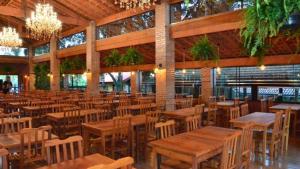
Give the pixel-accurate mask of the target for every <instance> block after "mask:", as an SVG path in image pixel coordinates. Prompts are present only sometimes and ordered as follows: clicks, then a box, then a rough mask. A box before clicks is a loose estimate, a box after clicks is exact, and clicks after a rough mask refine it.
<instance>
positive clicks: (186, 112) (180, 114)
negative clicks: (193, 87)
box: [162, 107, 208, 120]
mask: <svg viewBox="0 0 300 169" xmlns="http://www.w3.org/2000/svg"><path fill="white" fill-rule="evenodd" d="M207 112H208V108H207V107H205V108H204V113H207ZM162 113H163V114H164V115H166V116H168V117H170V118H174V119H178V120H183V119H185V118H186V117H189V116H193V115H194V114H195V107H189V108H184V109H177V110H174V111H164V112H162Z"/></svg>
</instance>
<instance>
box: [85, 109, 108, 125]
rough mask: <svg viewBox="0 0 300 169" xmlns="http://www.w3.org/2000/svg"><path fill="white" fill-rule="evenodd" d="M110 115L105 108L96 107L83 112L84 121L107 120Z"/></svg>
mask: <svg viewBox="0 0 300 169" xmlns="http://www.w3.org/2000/svg"><path fill="white" fill-rule="evenodd" d="M110 117H111V113H110V112H109V111H107V110H105V109H97V110H95V111H92V112H88V113H86V114H85V122H86V123H90V122H99V121H103V120H107V119H109V118H110Z"/></svg>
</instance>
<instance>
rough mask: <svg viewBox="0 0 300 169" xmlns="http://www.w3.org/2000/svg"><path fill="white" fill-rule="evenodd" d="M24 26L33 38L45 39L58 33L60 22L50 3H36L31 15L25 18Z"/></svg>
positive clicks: (60, 27)
mask: <svg viewBox="0 0 300 169" xmlns="http://www.w3.org/2000/svg"><path fill="white" fill-rule="evenodd" d="M26 28H27V29H28V30H29V32H30V33H31V35H32V37H33V38H34V39H37V40H47V39H50V38H51V36H52V35H54V36H57V35H58V34H59V32H60V31H61V29H62V23H61V21H60V20H58V18H57V13H56V12H54V11H53V7H52V6H51V5H49V4H41V3H38V4H37V5H36V6H35V11H34V12H32V13H31V17H30V18H26Z"/></svg>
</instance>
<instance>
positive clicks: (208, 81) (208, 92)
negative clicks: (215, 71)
mask: <svg viewBox="0 0 300 169" xmlns="http://www.w3.org/2000/svg"><path fill="white" fill-rule="evenodd" d="M212 77H213V76H212V70H211V68H207V67H205V68H202V69H201V95H202V99H203V101H204V102H205V103H207V102H208V98H209V96H212V95H213V80H212Z"/></svg>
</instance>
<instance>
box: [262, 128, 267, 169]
mask: <svg viewBox="0 0 300 169" xmlns="http://www.w3.org/2000/svg"><path fill="white" fill-rule="evenodd" d="M266 156H267V129H265V130H264V132H263V163H264V164H265V161H266Z"/></svg>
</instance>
